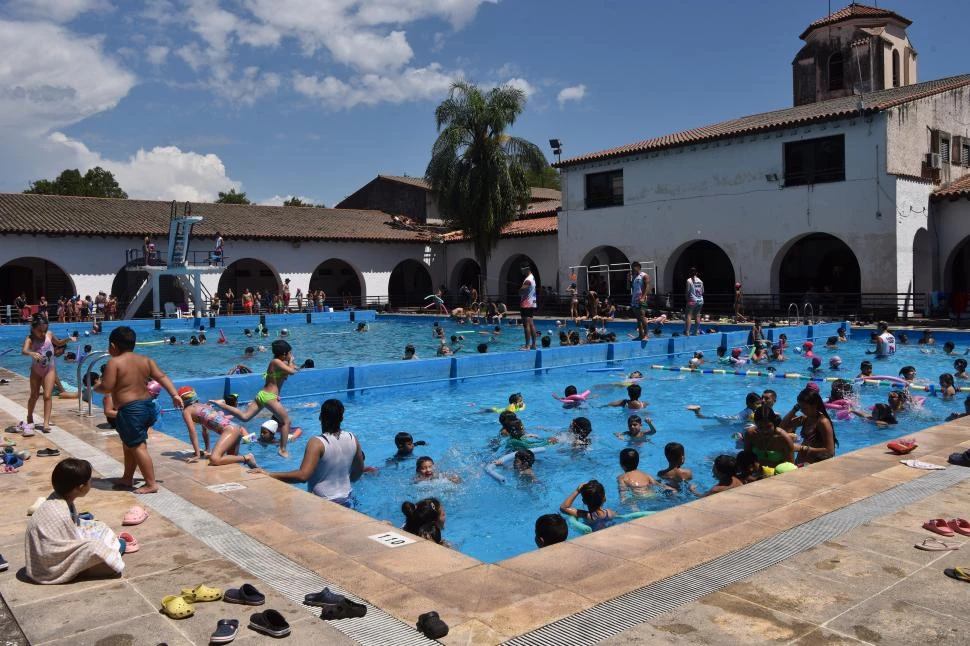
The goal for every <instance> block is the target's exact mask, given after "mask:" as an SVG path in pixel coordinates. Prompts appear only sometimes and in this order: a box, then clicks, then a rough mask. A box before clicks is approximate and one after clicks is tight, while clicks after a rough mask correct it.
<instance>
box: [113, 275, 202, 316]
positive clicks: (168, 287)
mask: <svg viewBox="0 0 970 646" xmlns="http://www.w3.org/2000/svg"><path fill="white" fill-rule="evenodd" d="M147 278H148V272H146V271H128V270H126V269H125V268H124V267H122V268H121V269H120V270H119V271H118V273H117V274H115V277H114V280H112V281H111V293H112V294H114V295H115V296H117V297H118V317H119V318H121V317H122V316H124V314H125V310H126V309H127V308H128V304H129V303H130V302H131V300H132V299H133V298H134V297H135V294H136V293H137V292H138V289H139V288H140V287H141V286H142V284H143V283H144V282H145V280H146V279H147ZM158 288H159V303H162V304H165V303H175V304H176V305H178V304H180V303H183V302H185V301H186V300H188V299H187V296H191V294H186V293H185V290H184V289H182V286H181V285H179V283H178V280H177V279H176V278H175V276H165V275H163V276H159V277H158ZM151 314H152V297H151V295H149V297H148V298H146V299H145V301H144V302H143V303H142V304H141V305H140V306H139V308H138V311H136V312H135V314H134V317H135V318H148V317H150V316H151Z"/></svg>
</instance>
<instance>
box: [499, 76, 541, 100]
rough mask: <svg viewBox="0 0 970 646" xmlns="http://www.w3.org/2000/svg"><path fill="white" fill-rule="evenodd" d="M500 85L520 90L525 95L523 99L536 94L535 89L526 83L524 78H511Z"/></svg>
mask: <svg viewBox="0 0 970 646" xmlns="http://www.w3.org/2000/svg"><path fill="white" fill-rule="evenodd" d="M502 85H508V86H509V87H513V88H515V89H516V90H522V92H524V93H525V98H527V99H528V98H529V97H530V96H532V95H533V94H535V93H536V88H535V86H533V85H532V84H531V83H529V82H528V81H526V80H525V79H524V78H512V79H509V80H508V81H505V82H503V83H502Z"/></svg>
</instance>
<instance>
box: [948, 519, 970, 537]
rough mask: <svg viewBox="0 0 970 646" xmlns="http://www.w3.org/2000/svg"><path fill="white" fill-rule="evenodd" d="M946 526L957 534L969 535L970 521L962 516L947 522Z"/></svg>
mask: <svg viewBox="0 0 970 646" xmlns="http://www.w3.org/2000/svg"><path fill="white" fill-rule="evenodd" d="M947 527H949V528H950V529H951V530H953V531H954V532H956V533H957V534H963V535H964V536H970V521H967V520H966V519H963V518H954V519H953V520H951V521H950V522H948V523H947Z"/></svg>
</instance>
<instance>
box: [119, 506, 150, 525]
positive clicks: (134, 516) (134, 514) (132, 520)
mask: <svg viewBox="0 0 970 646" xmlns="http://www.w3.org/2000/svg"><path fill="white" fill-rule="evenodd" d="M146 520H148V512H147V511H145V509H144V508H143V507H139V506H138V505H135V506H134V507H132V508H131V509H129V510H128V511H126V512H125V515H124V517H123V518H122V519H121V524H122V525H141V524H142V523H143V522H145V521H146Z"/></svg>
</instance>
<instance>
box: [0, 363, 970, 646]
mask: <svg viewBox="0 0 970 646" xmlns="http://www.w3.org/2000/svg"><path fill="white" fill-rule="evenodd" d="M4 376H6V378H8V379H10V380H11V383H10V384H9V385H7V386H3V387H2V388H3V389H2V390H0V426H2V427H4V428H5V427H6V426H9V425H10V424H12V423H14V422H15V421H16V419H17V418H18V417H19V416H20V415H22V410H21V405H22V403H23V402H24V401H25V399H26V393H27V384H26V380H24V379H23V378H21V377H17V376H15V375H10V374H6V375H4ZM72 404H73V406H72ZM75 409H76V402H68V401H56V402H55V414H54V423H55V424H56V426H57V430H55V433H53V434H51V435H49V436H42V435H40V434H38V436H36V437H34V438H21V437H19V436H15V439H16V441H17V442H18V448H28V449H31V450H32V451H33V450H36V449H37V448H40V447H42V446H48V445H53V444H58V443H59V444H61V445H62V446H63V448H62V454H63V455H69V454H70V452H71V450H73V451H74V452H75V453H77V454H78V455H79V456H81V457H91V456H95V455H97V456H102V457H101V459H100V461H99V462H96V465H97V464H98V463H100V464H101V465H107V466H106V467H104V468H101V469H100V471H101V475H104V476H113V475H117V472H111V465H113V464H114V463H113V462H111V459H113V460H118V461H120V459H121V447H120V443H119V442H118V440H117V437H116V436H115V435H114V434H108V433H105V432H104V431H103V430H102V429H99V428H98V427H97V426H96V424H97V423H98V422H101V421H103V419H102V418H100V417H95V418H92V419H87V418H79V417H77V416H76V415H75V414H74V412H73V411H74V410H75ZM62 433H66V434H62ZM916 437H917V438H918V440H919V444H920V448H919V449H918V450H917V451H916V452H915V454H913V456H912V457H915V458H918V459H920V460H924V461H929V462H936V463H938V464H945V460H946V456H947V455H948V454H949V453H951V452H952V451H955V450H962V449H961V447H970V422H965V421H963V420H961V421H957V422H953V423H950V424H946V425H942V426H937V427H934V428H931V429H927V430H925V431H922V432H921V433H918V434H916ZM78 440H80V441H81V442H78ZM82 442H83V443H82ZM150 446H151V451H152V455H153V458H154V460H155V466H156V471H157V475H158V478H159V479H160V480H161V481H162V486H163V487H164V488H165V490H166V493H165V494H164V495H159V496H145V497H136V496H134V495H132V494H130V493H123V492H114V491H110V490H108V491H105V490H101V489H97V490H94V491H92V492H91V493H90V494H89V495H88V497H87V498H85V499H84V500H83V504H82V506H83V507H84V508H86V509H89V510H91V511H92V512H94V513H95V515H96V516H97V517H99V518H101V519H104V520H106V521H107V522H109V524H112V525H117V524H119V521H120V518H121V515H122V514H123V512H124V511H125V510H126V509H127V508H128V507H129V506H130V505H132V504H135V503H136V502H137V503H139V504H143V505H146V506H150V507H156V509H151V511H152V518H151V519H150V520H149V521H148V522H146V523H145V524H144V525H141V526H139V527H136V528H133V529H134V531H133V532H132V533H133V534H135V536H136V537H137V538H138V540H139V542H140V543H141V544H142V545H143V548H142V550H141V551H140V552H139V553H136V554H133V555H131V556H130V557H128V558H126V563H127V564H128V567H127V568H126V570H125V574H124V576H123V577H122V578H120V579H114V580H108V581H86V582H80V583H72V584H69V585H64V586H37V585H33V584H30V583H27V582H25V581H24V580H21V579H22V575H20V576H18V571H19V570H21V569H22V567H23V532H24V528H25V526H26V517H25V515H24V510H25V509H26V507H27V506H28V505H29V504H30V503H31V502H33V500H34V499H35V498H36V497H37V496H44V495H47V494H48V493H49V490H50V488H49V478H50V471H51V469H52V468H53V465H54V464H55V463H56V462H57V459H45V458H37V457H34V458H32V459H31V460H29V461H28V462H27V463H26V465H25V466H24V468H22V469H21V471H20V473H17V474H10V475H3V476H0V477H2V478H3V481H2V482H3V489H2V491H3V494H4V495H3V496H0V513H2V519H3V521H2V522H0V553H3V555H4V556H5V557H6V558H7V559H8V560H9V561H10V570H9V571H8V572H6V573H0V595H2V598H3V600H4V601H5V602H6V604H7V605H8V606H9V607H10V609H11V610H12V614H13V617H14V618H15V619H16V621H17V623H18V624H19V626H20V627H21V628H22V630H23V633H24V634H25V635H26V639H27V640H29V643H33V644H43V643H51V642H58V640H63V641H62V642H59V643H65V644H67V643H72V644H96V643H97V644H157V643H160V642H166V643H168V644H187V643H192V644H204V643H207V641H208V635H209V634H210V632H211V631H212V630H213V628H214V626H215V622H216V620H217V619H219V618H221V617H224V616H225V617H236V618H239V619H244V618H246V617H248V614H249V611H250V610H251V609H249V608H246V607H243V606H231V605H227V604H223V603H214V604H197V605H196V616H195V617H193V618H190V619H187V620H182V621H172V620H169V619H167V618H165V617H164V616H162V615H160V614H159V613H158V605H157V604H158V602H159V600H160V599H161V598H162V596H164V595H166V594H171V593H172V592H177V591H178V590H179V589H180V588H182V587H189V586H192V585H196V584H198V583H202V582H205V583H207V584H210V585H218V586H220V587H223V588H227V587H234V586H237V585H238V584H239V583H241V582H242V581H247V580H248V581H253V582H254V583H256V585H257V587H259V588H260V589H261V590H262V591H263V592H266V593H267V596H268V597H269V599H268V601H267V606H266V607H275V608H278V609H280V610H281V611H282V612H283V613H284V614H285V615H286V616H287V618H288V619H289V620H290V622H291V623H292V624H293V626H294V631H293V635H292V636H291V637H289V638H287V639H288V640H289V643H307V644H309V643H316V644H319V643H326V644H339V643H351V642H352V641H354V640H356V641H360V642H362V643H384V644H400V643H403V642H402V637H401V636H402V635H410V634H413V636H414V637H415V638H416V637H417V633H416V632H413V628H408V627H407V626H405V624H408V625H410V626H411V627H413V625H414V622H415V621H416V619H417V616H418V615H419V614H421V613H422V612H426V611H428V610H432V609H434V610H437V611H438V612H439V613H440V614H441V616H442V618H444V619H445V621H447V622H448V624H449V625H450V626H451V632H450V634H449V635H448V636H447V637H446V638H444V639H443V640H442V641H443V642H444V643H448V644H495V643H499V642H502V641H505V640H509V639H512V638H516V637H520V636H523V635H524V637H520V640H517V641H523V643H526V642H528V641H529V639H530V637H529V633H530V632H531V631H534V630H536V629H539V628H541V627H543V626H546V625H547V624H550V623H552V622H556V621H557V620H561V619H563V618H566V617H569V616H571V615H574V614H575V613H578V612H580V611H584V610H587V609H589V608H591V607H597V604H600V603H601V602H605V601H608V600H611V599H614V598H616V597H618V596H620V595H623V594H625V593H630V592H631V591H635V590H637V589H639V588H642V587H644V586H648V585H650V584H654V583H656V582H658V581H662V580H663V579H666V578H667V577H670V576H671V575H675V574H677V573H680V572H683V571H685V570H688V569H689V568H692V567H695V566H699V565H702V564H704V563H707V562H709V561H712V560H713V559H716V558H718V557H722V556H724V555H727V554H730V553H732V552H735V551H736V550H738V549H740V548H745V547H747V546H750V545H752V544H754V543H757V542H759V541H762V540H763V539H766V538H770V537H773V536H776V535H778V534H779V533H781V532H784V531H785V530H788V529H790V528H793V527H796V526H799V525H802V524H803V523H806V522H807V521H810V520H812V519H815V518H819V517H822V516H824V515H826V514H828V513H829V512H832V511H834V510H838V509H841V508H845V507H847V506H849V505H852V504H853V503H856V502H858V501H862V500H865V499H868V498H870V497H871V496H874V495H877V494H880V493H882V492H886V491H889V490H891V489H893V488H894V487H897V486H898V485H901V484H903V483H907V482H910V481H913V480H915V479H919V478H923V477H926V476H927V474H931V473H933V472H927V471H919V470H915V469H910V468H908V467H905V466H903V465H901V464H899V458H898V457H897V456H894V455H891V454H889V453H888V452H887V451H886V450H885V449H884V448H883V447H882V446H881V445H880V446H873V447H868V448H865V449H861V450H858V451H854V452H852V453H849V454H846V455H843V456H840V457H838V458H836V459H834V460H831V461H828V462H825V463H821V464H817V465H814V466H812V467H811V468H808V469H802V470H799V471H797V472H794V473H790V474H786V475H785V476H783V477H779V478H773V479H770V480H766V481H762V482H758V483H754V484H751V485H746V486H745V487H743V488H741V489H737V490H732V491H728V492H725V493H722V494H718V495H717V496H714V497H711V498H706V499H701V500H697V501H694V502H691V503H688V504H685V505H682V506H681V507H678V508H675V509H671V510H667V511H664V512H662V513H659V514H656V515H654V516H650V517H647V518H641V519H638V520H635V521H632V522H629V523H624V524H622V525H620V526H617V527H614V528H611V529H609V530H607V531H604V532H599V533H596V534H592V535H589V536H585V537H581V538H579V539H576V540H572V541H569V542H567V543H563V544H560V545H556V546H552V547H550V548H547V549H544V550H541V551H534V552H530V553H526V554H522V555H520V556H517V557H515V558H511V559H508V560H506V561H502V562H500V563H495V564H485V563H481V562H479V561H477V560H475V559H473V558H471V557H468V556H465V555H463V554H460V553H458V552H454V551H452V550H449V549H446V548H443V547H440V546H438V545H434V544H432V543H428V542H425V541H421V540H418V541H417V542H415V543H414V544H411V545H407V546H404V547H399V548H393V549H392V548H387V547H384V546H382V545H380V544H378V543H376V542H374V541H372V540H370V539H368V538H367V537H368V536H371V535H373V534H377V533H381V532H384V531H386V530H387V529H389V528H388V526H387V525H386V524H384V523H381V522H379V521H376V520H374V519H371V518H369V517H367V516H364V515H362V514H359V513H357V512H354V511H352V510H348V509H344V508H342V507H339V506H337V505H333V504H331V503H328V502H326V501H323V500H320V499H318V498H316V497H314V496H312V495H310V494H308V493H306V492H304V491H300V490H297V489H296V488H294V487H291V486H289V485H286V484H284V483H281V482H278V481H276V480H273V479H270V478H266V477H263V476H252V475H248V474H247V473H246V472H245V470H244V469H242V468H240V467H236V466H231V467H221V468H215V467H208V466H206V465H204V464H201V463H199V464H186V463H185V462H183V461H182V460H181V458H180V452H181V451H183V450H185V449H186V448H187V446H186V445H185V444H183V443H182V442H180V441H178V440H175V439H173V438H170V437H168V436H165V435H161V434H157V435H153V436H152V437H151V439H150ZM64 449H70V450H64ZM950 469H951V470H952V469H959V467H950ZM119 471H120V469H119ZM967 475H970V470H967ZM930 477H931V478H932V476H930ZM226 482H238V483H241V484H243V485H245V489H239V490H236V491H227V492H225V493H215V492H213V491H211V490H209V489H207V488H206V487H208V486H210V485H215V484H220V483H226ZM172 501H176V502H178V505H181V506H178V505H174V506H173V504H172ZM196 507H197V508H201V510H205V512H208V514H211V516H208V515H207V514H204V513H203V512H200V513H203V514H204V516H205V517H206V518H209V519H210V520H209V521H208V524H205V523H206V521H205V519H204V518H202V517H201V516H200V515H199V514H197V513H194V512H192V513H187V512H185V510H186V509H195V508H196ZM157 508H161V509H162V511H159V509H157ZM172 510H175V511H172ZM167 514H168V515H167ZM968 515H970V481H967V480H962V481H959V482H957V483H956V484H953V485H951V486H947V487H946V488H944V489H942V490H941V491H939V492H937V493H932V494H930V495H927V496H925V497H923V498H922V499H920V500H917V501H916V502H912V503H910V504H907V505H902V506H900V505H887V508H886V510H885V514H884V515H881V516H879V517H877V518H875V519H874V520H872V521H870V522H867V523H865V524H862V525H861V526H859V527H856V528H854V529H851V530H849V531H847V532H846V533H843V534H841V535H840V536H837V537H835V538H831V539H829V540H827V541H825V542H823V543H821V544H819V545H817V546H815V547H810V548H808V549H806V550H805V551H803V552H801V553H800V554H797V555H796V556H794V557H791V558H789V559H787V560H785V561H783V562H781V563H779V564H776V565H773V566H771V567H768V568H767V569H763V570H762V571H760V572H757V573H753V574H751V575H746V576H745V577H744V578H742V579H741V580H739V581H736V582H734V581H727V582H726V585H723V586H719V588H720V589H719V590H718V591H714V592H711V593H709V594H705V596H700V598H697V599H696V600H693V601H689V602H688V603H686V604H684V605H680V606H679V607H675V608H674V609H673V610H671V611H670V612H667V613H666V614H662V615H660V616H659V617H657V618H655V619H652V620H650V621H647V622H645V623H642V624H640V625H636V626H632V627H629V628H627V627H625V626H623V625H622V623H623V622H619V623H618V624H617V625H618V628H617V629H616V630H614V631H612V632H613V633H615V636H613V637H611V638H610V640H609V641H610V642H611V643H617V644H621V643H622V644H626V643H642V644H667V643H670V644H735V643H744V644H761V643H773V644H777V643H798V644H842V643H846V644H849V643H851V644H856V643H878V644H913V643H919V642H932V643H952V644H966V643H970V620H968V619H967V618H966V612H965V610H966V607H967V602H968V601H970V587H967V586H966V584H964V583H962V582H958V581H954V580H952V579H948V578H946V577H944V576H943V573H942V571H943V568H944V567H952V566H954V565H960V564H961V563H966V564H968V565H970V547H968V548H967V550H961V551H957V552H943V553H939V552H922V551H919V550H916V549H914V548H913V544H914V543H917V542H919V541H921V540H923V539H924V538H927V537H929V536H932V535H931V534H929V533H928V532H926V531H925V530H922V529H921V528H920V525H921V523H922V522H923V521H925V520H926V519H927V518H931V517H933V518H935V517H944V518H952V517H960V516H962V517H966V516H968ZM200 518H202V520H200ZM112 521H115V522H112ZM200 522H201V523H202V524H201V525H200ZM230 526H231V527H230ZM200 527H202V529H201V530H200V529H199V528H200ZM186 528H189V529H190V530H191V531H187V530H186ZM193 528H194V529H193ZM527 529H529V530H530V529H531V528H527ZM193 534H194V535H193ZM254 545H255V546H258V547H259V548H260V550H265V551H262V552H261V551H260V550H256V549H255V548H254V547H253V546H254ZM264 546H265V547H264ZM267 548H269V549H267ZM964 551H967V554H966V556H964V554H963V552H964ZM257 553H258V554H262V555H265V554H269V555H271V557H272V558H271V560H272V563H273V564H274V565H273V567H274V568H276V567H277V566H276V565H275V564H277V563H279V564H280V565H279V566H278V567H279V568H281V569H279V570H278V571H276V574H274V571H271V570H272V568H268V567H261V565H260V563H259V562H256V561H254V554H257ZM259 558H261V559H265V557H264V556H259ZM964 558H966V560H964ZM239 564H243V565H244V567H241V566H240V565H239ZM244 568H248V570H249V571H248V572H247V571H246V570H245V569H244ZM287 568H289V569H287ZM286 573H289V574H286ZM257 574H258V575H260V576H259V577H257V576H256V575H257ZM281 574H285V575H286V577H285V578H286V580H281V576H280V575H281ZM260 578H262V580H260ZM320 579H322V580H325V581H326V582H329V583H331V584H333V585H335V586H337V587H338V588H340V589H342V590H345V591H347V592H349V593H351V594H352V595H354V596H355V597H357V598H359V599H362V600H364V601H366V602H367V603H368V604H370V605H371V606H372V611H371V612H370V613H369V614H368V617H367V618H366V619H365V620H345V621H343V622H333V623H328V622H323V621H320V620H319V619H316V618H314V617H313V616H312V615H310V614H309V613H307V612H306V611H305V610H303V609H301V607H300V606H299V605H298V604H296V603H294V602H293V601H292V600H291V599H292V598H294V597H296V598H298V596H297V594H299V596H302V593H304V592H309V591H312V590H311V589H306V588H304V589H302V590H296V589H295V588H296V587H298V585H297V583H298V582H299V581H311V580H312V581H319V580H320ZM274 586H276V587H277V589H276V590H274ZM284 593H285V594H284ZM287 596H288V597H289V598H287ZM695 596H696V595H695ZM674 605H676V604H674ZM382 611H383V612H382ZM383 613H386V615H389V617H388V616H386V615H384V614H383ZM382 617H383V618H384V623H382V624H381V623H380V621H381V618H382ZM395 618H396V619H395ZM396 620H399V621H396ZM3 621H4V615H3V613H0V630H2V631H3V632H4V637H6V638H7V639H10V640H12V643H18V642H17V641H16V637H15V636H14V637H10V635H13V628H12V627H10V626H9V625H6V626H5V625H4V624H3ZM354 621H358V622H360V626H364V625H365V622H371V625H370V628H364V627H355V626H354V625H353V624H352V622H354ZM374 622H378V623H374ZM604 622H605V623H606V624H608V623H609V617H605V618H600V619H598V620H597V623H598V624H599V625H600V627H601V628H602V625H603V623H604ZM245 623H246V622H245V621H244V622H243V624H245ZM408 631H410V632H408ZM607 632H609V631H607ZM345 633H346V634H345ZM581 633H582V630H581V629H580V630H579V632H577V633H576V634H574V635H572V636H569V635H566V636H564V637H562V639H561V640H560V639H559V638H556V639H552V640H551V641H550V640H549V638H544V639H545V641H538V640H539V639H540V634H538V633H537V634H536V640H537V641H535V642H534V643H580V642H584V641H586V640H584V639H583V636H582V634H581ZM616 633H618V634H616ZM348 634H349V635H350V636H352V637H353V638H354V639H351V638H350V637H348V636H347V635H348ZM258 640H263V641H258ZM269 641H270V638H263V637H261V636H259V635H257V634H255V633H253V632H252V631H248V630H246V629H242V630H241V631H240V637H238V638H237V639H236V641H235V642H234V643H244V644H250V643H264V642H269ZM414 643H420V641H415V642H414Z"/></svg>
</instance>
